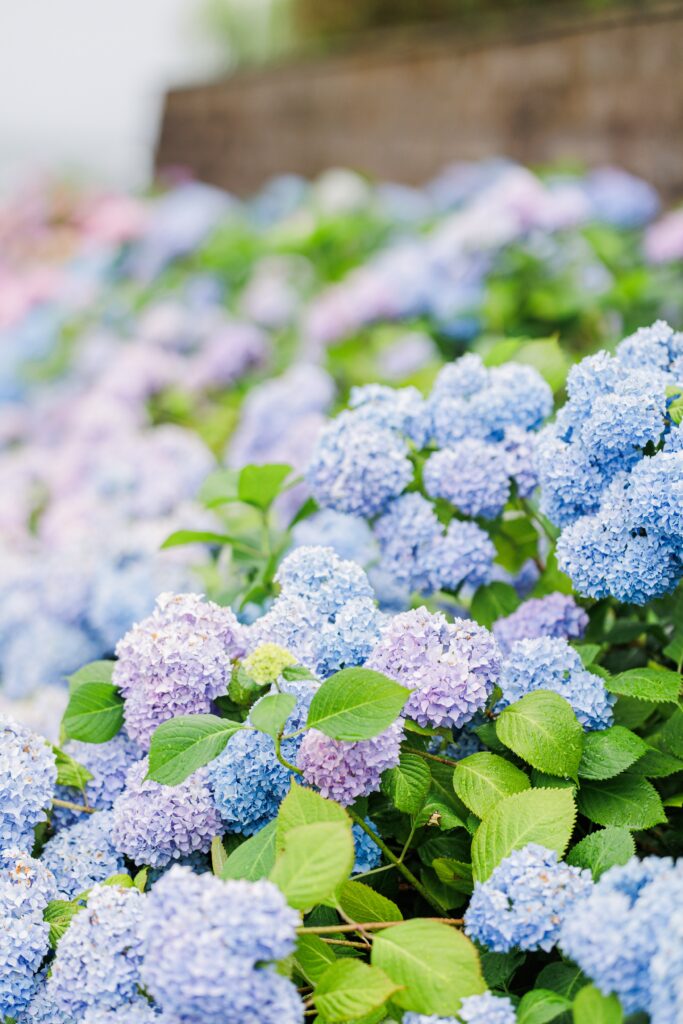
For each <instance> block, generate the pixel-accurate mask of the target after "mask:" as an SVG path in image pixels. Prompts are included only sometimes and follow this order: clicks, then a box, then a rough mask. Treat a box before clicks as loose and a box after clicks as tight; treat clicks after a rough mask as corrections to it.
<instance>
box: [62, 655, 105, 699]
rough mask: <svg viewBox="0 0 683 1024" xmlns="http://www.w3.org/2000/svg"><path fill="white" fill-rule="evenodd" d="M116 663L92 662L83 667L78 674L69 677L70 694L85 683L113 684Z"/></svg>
mask: <svg viewBox="0 0 683 1024" xmlns="http://www.w3.org/2000/svg"><path fill="white" fill-rule="evenodd" d="M115 664H116V662H115V661H91V662H89V663H88V664H87V665H83V667H82V668H79V669H78V671H77V672H74V673H73V674H72V675H70V676H67V680H68V682H69V693H73V691H74V690H76V689H78V687H79V686H81V685H82V684H83V683H111V678H112V674H113V672H114V665H115Z"/></svg>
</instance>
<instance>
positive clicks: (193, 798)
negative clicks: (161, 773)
mask: <svg viewBox="0 0 683 1024" xmlns="http://www.w3.org/2000/svg"><path fill="white" fill-rule="evenodd" d="M148 767H149V766H148V761H147V758H144V759H143V760H142V761H138V762H136V763H135V764H134V765H133V766H132V767H131V768H129V769H128V774H127V775H126V788H125V789H124V790H123V792H122V793H120V794H119V796H117V797H116V799H115V801H114V805H113V807H112V829H111V838H112V843H113V845H114V848H115V849H116V850H118V852H119V853H122V854H125V856H126V857H129V858H130V860H132V861H133V862H134V863H135V864H139V865H143V864H148V865H149V866H150V867H154V868H159V867H164V866H165V865H166V864H169V863H170V862H171V861H172V860H178V859H179V858H180V857H187V856H189V854H191V853H196V852H200V853H206V851H207V850H208V849H209V848H210V846H211V840H212V839H213V837H214V836H215V835H218V834H219V833H220V832H221V831H222V828H221V819H220V815H219V813H218V809H217V807H216V804H215V802H214V799H213V795H212V793H211V790H210V789H209V786H208V783H207V781H206V769H204V768H200V769H199V770H198V771H196V772H194V774H193V775H190V777H189V778H187V779H185V781H184V782H181V783H180V784H179V785H177V786H162V785H161V784H160V783H158V782H152V780H151V779H146V778H145V776H146V775H147V771H148Z"/></svg>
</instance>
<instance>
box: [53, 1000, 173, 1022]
mask: <svg viewBox="0 0 683 1024" xmlns="http://www.w3.org/2000/svg"><path fill="white" fill-rule="evenodd" d="M58 1024H61V1019H60V1021H59V1022H58ZM81 1024H175V1019H174V1020H172V1019H171V1018H170V1017H166V1018H164V1015H163V1014H162V1013H161V1012H160V1011H159V1010H158V1009H156V1008H155V1007H153V1006H150V1004H149V1003H148V1002H147V1001H146V1000H145V999H142V998H140V999H134V1000H133V1002H131V1003H126V1004H125V1005H124V1006H121V1007H119V1008H118V1009H117V1010H106V1009H103V1008H102V1007H101V1006H90V1007H88V1009H87V1010H86V1011H85V1014H84V1015H83V1017H82V1019H81Z"/></svg>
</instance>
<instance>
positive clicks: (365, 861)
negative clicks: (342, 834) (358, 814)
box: [351, 818, 382, 875]
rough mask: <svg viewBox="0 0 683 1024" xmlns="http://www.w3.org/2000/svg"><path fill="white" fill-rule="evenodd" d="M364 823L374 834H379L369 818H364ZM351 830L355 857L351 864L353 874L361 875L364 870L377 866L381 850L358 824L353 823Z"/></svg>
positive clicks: (380, 857)
mask: <svg viewBox="0 0 683 1024" xmlns="http://www.w3.org/2000/svg"><path fill="white" fill-rule="evenodd" d="M365 824H366V825H369V826H370V828H371V829H372V831H373V832H374V833H375V834H376V835H379V832H378V831H377V827H376V825H375V824H374V822H372V821H370V819H369V818H366V819H365ZM351 831H352V832H353V848H354V851H355V858H356V859H355V861H354V865H353V874H354V875H362V874H364V873H365V872H366V871H372V870H373V869H374V868H376V867H378V866H379V863H380V861H381V860H382V851H381V850H380V848H379V846H378V845H377V843H373V841H372V839H371V838H370V836H369V835H368V834H367V832H365V831H364V830H363V829H362V828H361V827H360V825H354V826H353V828H352V830H351Z"/></svg>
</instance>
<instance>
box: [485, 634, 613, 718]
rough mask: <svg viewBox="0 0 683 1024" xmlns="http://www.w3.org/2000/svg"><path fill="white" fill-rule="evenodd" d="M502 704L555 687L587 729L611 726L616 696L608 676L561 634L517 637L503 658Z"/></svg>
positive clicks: (500, 683)
mask: <svg viewBox="0 0 683 1024" xmlns="http://www.w3.org/2000/svg"><path fill="white" fill-rule="evenodd" d="M499 685H500V687H501V689H502V691H503V696H502V698H501V700H500V702H499V704H498V708H499V709H500V708H505V707H507V706H508V705H509V704H514V703H515V701H518V700H520V699H521V698H522V697H524V696H525V695H526V694H527V693H533V692H534V690H553V691H554V692H555V693H559V695H560V697H564V699H565V700H566V701H568V702H569V703H570V704H571V706H572V708H573V710H574V713H575V715H576V717H577V718H578V720H579V722H580V723H581V725H582V726H583V727H584V729H586V730H588V731H590V730H594V729H607V728H608V727H609V726H610V725H611V724H612V722H613V720H614V715H613V712H612V708H613V706H614V703H615V700H616V698H615V697H614V695H613V694H610V693H608V692H607V690H606V689H605V683H604V680H602V679H601V678H600V676H596V675H593V673H592V672H589V671H588V670H587V669H585V668H584V667H583V663H582V661H581V658H580V657H579V654H578V651H575V650H574V649H573V648H572V647H570V646H569V644H568V643H567V641H566V640H564V639H562V638H560V637H555V638H553V637H537V638H535V639H533V640H517V641H515V642H514V643H513V644H512V647H511V648H510V650H509V652H508V653H507V655H506V656H505V658H504V659H503V666H502V669H501V673H500V680H499Z"/></svg>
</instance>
